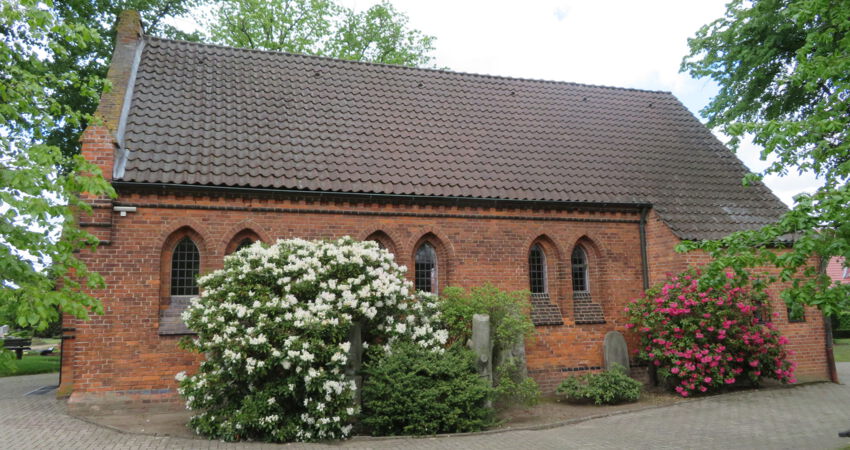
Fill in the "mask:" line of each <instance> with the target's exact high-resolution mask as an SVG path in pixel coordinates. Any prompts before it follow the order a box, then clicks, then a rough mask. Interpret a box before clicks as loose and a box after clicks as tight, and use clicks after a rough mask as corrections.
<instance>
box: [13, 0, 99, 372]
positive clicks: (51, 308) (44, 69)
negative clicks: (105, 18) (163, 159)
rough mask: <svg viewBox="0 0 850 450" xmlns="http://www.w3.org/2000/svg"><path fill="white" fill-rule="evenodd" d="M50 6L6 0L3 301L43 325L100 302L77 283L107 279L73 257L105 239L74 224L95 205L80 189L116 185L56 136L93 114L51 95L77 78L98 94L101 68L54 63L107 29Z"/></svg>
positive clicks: (41, 0) (78, 84) (24, 321)
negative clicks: (68, 18)
mask: <svg viewBox="0 0 850 450" xmlns="http://www.w3.org/2000/svg"><path fill="white" fill-rule="evenodd" d="M50 7H51V4H50V1H49V0H47V1H45V0H0V120H1V121H2V122H0V274H2V277H0V280H2V282H1V283H0V310H2V312H3V315H5V316H7V317H14V318H15V320H16V321H17V324H18V325H20V326H24V327H32V328H35V329H43V328H45V327H47V326H48V325H49V324H50V323H51V322H54V321H55V320H56V318H57V316H58V313H57V309H56V307H57V306H59V307H61V308H62V310H63V311H64V312H67V313H70V314H74V315H76V316H77V317H86V315H87V312H88V310H89V309H91V310H94V311H98V312H99V311H100V310H101V307H100V305H99V303H98V302H97V300H96V299H94V298H92V297H90V296H88V295H86V294H84V293H82V292H80V291H79V290H78V288H80V287H82V286H89V287H96V286H100V285H101V284H102V279H101V278H100V277H99V276H98V275H97V274H95V273H92V272H90V271H88V270H87V269H86V266H85V264H83V263H82V262H81V261H80V260H79V259H77V257H76V256H75V253H74V252H75V251H76V250H78V249H80V248H84V247H90V248H93V247H94V246H95V245H96V243H97V239H95V238H94V237H93V236H91V235H89V234H88V233H86V232H84V231H82V230H80V229H79V228H77V227H75V226H74V210H77V211H82V212H85V211H90V208H89V207H88V205H86V203H84V202H83V201H82V200H81V199H80V196H79V194H80V193H82V192H88V193H89V194H92V195H104V194H111V193H112V189H111V187H110V186H109V185H108V184H107V183H106V182H105V181H104V180H103V178H102V177H101V176H100V175H99V173H100V171H99V169H98V168H97V167H96V166H93V165H92V164H90V163H88V162H86V161H85V160H84V159H83V158H82V156H79V155H76V156H70V155H67V154H63V153H62V151H61V150H60V149H59V147H57V146H55V145H50V144H49V143H48V139H47V138H48V136H49V133H50V132H51V131H52V130H54V129H55V128H56V127H57V126H62V125H72V126H79V125H80V124H81V123H82V122H83V121H84V120H86V119H87V118H88V117H87V115H86V114H84V113H83V112H81V111H79V110H78V109H75V108H74V107H73V106H70V105H67V104H63V103H62V102H61V101H60V100H59V99H57V97H56V96H55V95H53V94H54V93H55V92H57V91H58V90H60V89H63V88H66V87H73V88H74V89H76V90H77V91H78V92H80V93H81V94H82V95H84V96H86V97H95V96H96V95H97V94H98V93H99V91H98V90H97V89H98V88H99V87H100V86H101V80H100V79H99V78H98V77H97V76H94V75H87V74H81V73H79V72H77V71H75V70H73V69H68V70H65V71H56V70H55V67H54V66H53V65H52V64H51V63H52V62H53V61H56V60H58V59H61V58H64V57H66V56H67V53H68V52H69V51H71V50H69V49H85V48H88V47H89V46H92V45H98V43H99V42H100V37H99V35H98V33H97V31H96V30H93V29H92V28H89V27H86V26H84V25H80V24H73V23H63V22H62V21H60V20H58V18H57V17H56V16H55V14H54V13H53V11H52V10H51V9H50ZM58 167H64V168H65V170H63V171H60V170H58V169H57V168H58ZM87 174H94V176H89V175H87ZM0 355H3V354H2V353H0Z"/></svg>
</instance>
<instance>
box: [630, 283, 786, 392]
mask: <svg viewBox="0 0 850 450" xmlns="http://www.w3.org/2000/svg"><path fill="white" fill-rule="evenodd" d="M698 278H699V273H698V272H697V271H694V270H691V271H688V272H685V273H682V274H679V275H677V276H674V277H672V278H670V279H669V280H668V281H667V282H664V283H662V284H659V285H657V286H655V287H654V288H652V289H650V290H648V291H647V295H646V297H644V298H641V299H637V300H633V301H632V302H631V303H630V304H629V306H628V307H626V313H627V314H628V317H629V323H628V324H627V325H626V326H627V327H628V328H632V329H635V330H636V331H637V332H638V333H639V334H640V337H641V344H640V348H639V349H638V350H637V354H638V358H639V359H641V360H644V361H646V362H648V363H649V364H653V365H655V366H656V367H657V368H658V375H659V377H661V378H662V379H664V380H667V381H668V382H670V383H671V384H673V385H674V386H675V390H676V392H678V393H679V394H680V395H681V396H683V397H688V396H690V395H693V394H699V393H705V392H710V391H715V390H717V389H720V388H723V387H724V386H726V385H731V384H734V383H736V382H738V381H740V380H749V381H751V382H752V383H754V384H758V383H759V382H760V381H761V380H762V379H763V378H773V379H776V380H779V381H781V382H783V383H794V382H795V381H796V380H795V379H794V367H795V366H796V363H792V362H790V361H789V360H788V356H790V355H791V352H790V351H787V350H785V348H784V346H785V344H787V343H788V340H787V339H786V338H785V337H784V336H781V335H780V334H779V332H778V331H777V330H776V327H775V326H774V325H773V324H772V323H771V322H769V321H767V320H766V319H767V318H769V317H770V314H769V311H768V308H767V306H766V305H764V304H763V303H762V300H763V299H764V298H765V297H764V295H763V294H756V293H754V292H753V290H751V289H749V288H748V287H747V286H736V285H733V282H732V280H731V277H730V280H729V282H728V283H727V284H726V285H725V286H722V287H720V288H708V289H704V290H701V289H700V288H699V283H698Z"/></svg>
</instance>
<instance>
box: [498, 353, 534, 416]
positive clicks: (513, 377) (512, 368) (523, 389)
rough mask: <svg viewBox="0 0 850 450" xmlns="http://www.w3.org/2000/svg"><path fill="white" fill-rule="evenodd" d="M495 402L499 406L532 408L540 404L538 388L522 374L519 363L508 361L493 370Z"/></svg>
mask: <svg viewBox="0 0 850 450" xmlns="http://www.w3.org/2000/svg"><path fill="white" fill-rule="evenodd" d="M494 371H495V373H494V379H495V380H496V383H495V384H496V386H495V389H496V402H497V403H498V404H499V405H516V404H521V405H525V406H534V405H536V404H537V403H539V402H540V386H538V385H537V382H536V381H534V379H533V378H531V377H528V376H525V375H524V374H523V367H521V366H520V361H518V360H516V359H508V360H507V361H505V362H504V363H502V364H500V365H498V366H496V368H495V369H494Z"/></svg>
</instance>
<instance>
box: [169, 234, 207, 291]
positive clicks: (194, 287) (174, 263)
mask: <svg viewBox="0 0 850 450" xmlns="http://www.w3.org/2000/svg"><path fill="white" fill-rule="evenodd" d="M200 270H201V254H200V253H199V252H198V246H196V245H195V243H194V242H192V240H191V239H189V238H188V237H184V238H183V239H182V240H181V241H180V242H178V243H177V246H176V247H174V252H173V253H172V254H171V295H198V283H197V281H196V279H197V278H198V272H200Z"/></svg>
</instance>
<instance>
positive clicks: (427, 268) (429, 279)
mask: <svg viewBox="0 0 850 450" xmlns="http://www.w3.org/2000/svg"><path fill="white" fill-rule="evenodd" d="M414 275H415V279H416V290H417V291H424V292H431V293H434V294H436V293H437V251H436V250H435V249H434V246H433V245H431V244H430V243H428V242H423V243H422V245H420V246H419V248H418V249H417V250H416V261H415V267H414Z"/></svg>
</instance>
